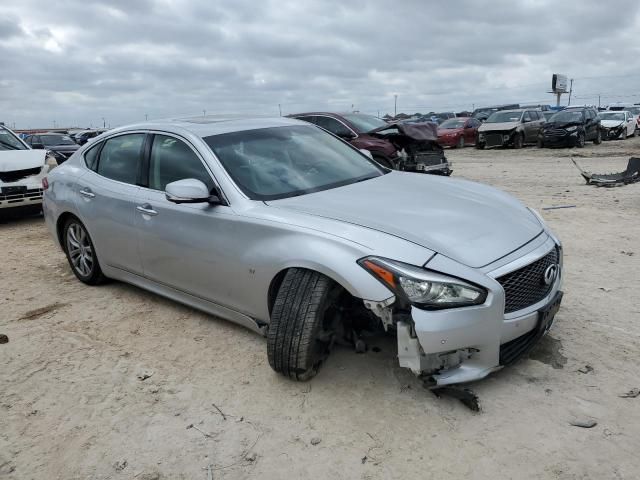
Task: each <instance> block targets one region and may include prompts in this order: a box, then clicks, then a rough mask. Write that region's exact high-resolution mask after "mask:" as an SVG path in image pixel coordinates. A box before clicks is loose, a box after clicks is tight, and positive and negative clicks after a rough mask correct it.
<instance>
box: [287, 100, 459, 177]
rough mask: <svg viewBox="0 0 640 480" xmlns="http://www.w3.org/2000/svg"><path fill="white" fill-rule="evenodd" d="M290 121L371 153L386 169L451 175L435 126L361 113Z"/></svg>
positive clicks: (326, 114)
mask: <svg viewBox="0 0 640 480" xmlns="http://www.w3.org/2000/svg"><path fill="white" fill-rule="evenodd" d="M289 118H297V119H298V120H304V121H305V122H309V123H313V124H314V125H317V126H319V127H322V128H324V129H325V130H327V131H329V132H331V133H333V134H334V135H336V136H338V137H340V138H342V139H343V140H345V141H347V142H349V143H350V144H351V145H353V146H354V147H356V148H359V149H362V150H368V151H369V152H371V155H372V157H373V159H374V160H375V161H377V162H378V163H380V164H381V165H383V166H385V167H387V168H393V169H395V170H405V171H415V172H423V173H439V174H442V175H451V168H450V164H449V163H447V159H446V158H445V156H444V152H443V151H442V148H440V147H439V146H438V144H437V132H436V127H435V126H425V123H419V124H406V123H399V124H394V123H387V122H385V121H384V120H380V119H379V118H377V117H374V116H373V115H365V114H362V113H329V112H310V113H296V114H293V115H289ZM433 125H435V124H433Z"/></svg>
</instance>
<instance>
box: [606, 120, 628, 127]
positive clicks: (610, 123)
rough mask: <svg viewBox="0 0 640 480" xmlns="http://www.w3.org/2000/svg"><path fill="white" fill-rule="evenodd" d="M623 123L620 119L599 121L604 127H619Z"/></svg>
mask: <svg viewBox="0 0 640 480" xmlns="http://www.w3.org/2000/svg"><path fill="white" fill-rule="evenodd" d="M623 123H624V122H623V121H622V120H602V122H600V124H601V125H602V126H603V127H606V128H612V127H619V126H621V125H622V124H623Z"/></svg>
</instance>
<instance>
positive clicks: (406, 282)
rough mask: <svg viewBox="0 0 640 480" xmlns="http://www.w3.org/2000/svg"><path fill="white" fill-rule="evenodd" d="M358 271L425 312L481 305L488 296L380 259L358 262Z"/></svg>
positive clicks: (455, 281) (421, 270) (444, 277)
mask: <svg viewBox="0 0 640 480" xmlns="http://www.w3.org/2000/svg"><path fill="white" fill-rule="evenodd" d="M358 263H359V264H360V266H361V267H363V268H364V269H365V270H367V271H368V272H369V273H370V274H371V275H373V276H374V277H376V278H377V279H378V280H379V281H380V282H381V283H382V284H384V285H385V286H387V287H388V288H390V289H391V290H392V291H393V292H395V293H396V294H398V296H399V297H400V298H402V299H404V300H405V301H407V302H408V303H410V304H411V305H414V306H416V307H418V308H424V309H427V310H434V309H441V308H452V307H466V306H469V305H479V304H481V303H484V301H485V300H486V298H487V292H486V290H485V289H484V288H482V287H479V286H477V285H472V284H470V283H467V282H465V281H464V280H460V279H458V278H454V277H449V276H447V275H442V274H440V273H436V272H432V271H430V270H426V269H424V268H420V267H416V266H413V265H408V264H406V263H401V262H396V261H394V260H388V259H383V258H379V257H366V258H363V259H361V260H359V261H358Z"/></svg>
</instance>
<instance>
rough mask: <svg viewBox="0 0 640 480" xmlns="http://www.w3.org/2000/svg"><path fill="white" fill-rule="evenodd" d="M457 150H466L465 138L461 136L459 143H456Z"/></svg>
mask: <svg viewBox="0 0 640 480" xmlns="http://www.w3.org/2000/svg"><path fill="white" fill-rule="evenodd" d="M456 148H464V137H463V136H462V135H460V138H459V139H458V143H456Z"/></svg>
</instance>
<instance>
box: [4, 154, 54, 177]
mask: <svg viewBox="0 0 640 480" xmlns="http://www.w3.org/2000/svg"><path fill="white" fill-rule="evenodd" d="M45 160H46V152H45V151H44V150H2V151H0V172H13V171H16V170H28V169H30V168H36V167H41V166H43V165H44V163H45Z"/></svg>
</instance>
